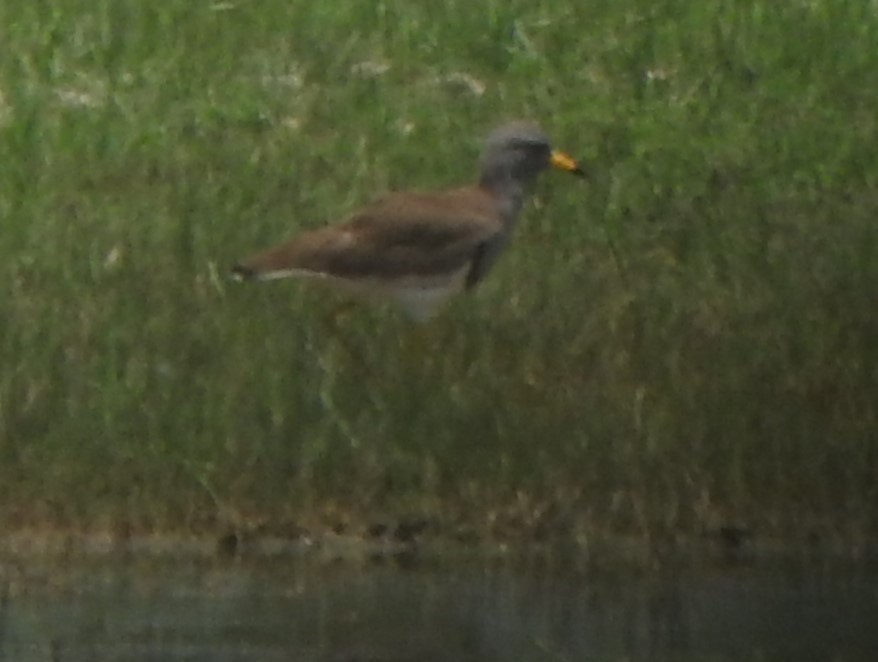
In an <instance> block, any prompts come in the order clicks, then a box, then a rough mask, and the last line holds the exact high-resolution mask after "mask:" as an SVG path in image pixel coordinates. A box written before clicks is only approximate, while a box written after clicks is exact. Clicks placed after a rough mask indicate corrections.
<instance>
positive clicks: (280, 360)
mask: <svg viewBox="0 0 878 662" xmlns="http://www.w3.org/2000/svg"><path fill="white" fill-rule="evenodd" d="M0 40H2V43H3V45H4V51H5V55H4V57H3V58H2V59H0V160H2V163H3V178H2V184H0V217H2V228H0V274H2V282H3V283H4V284H5V291H4V294H3V296H2V297H0V367H2V370H0V523H2V526H4V527H5V528H7V529H9V528H10V527H11V528H16V527H27V526H33V525H45V526H61V527H71V528H74V529H83V530H96V529H107V528H110V529H114V528H122V529H128V530H133V531H151V530H159V529H161V530H179V531H183V530H194V531H214V530H223V529H224V528H225V527H227V526H229V525H230V524H231V525H234V526H248V527H249V526H254V527H257V526H261V527H263V528H266V529H267V530H273V531H285V532H288V531H293V530H298V527H302V526H305V527H306V528H311V527H319V526H324V525H328V526H332V527H334V528H336V529H337V530H340V529H342V528H345V527H351V528H353V529H356V527H358V526H360V525H361V524H363V523H366V522H374V521H376V520H380V519H382V518H396V517H415V518H425V519H426V520H429V521H430V522H434V523H437V524H436V526H438V527H440V528H441V529H442V530H443V531H445V532H449V533H451V534H453V535H462V536H465V537H476V538H483V537H488V538H490V537H502V538H510V537H511V538H517V537H519V536H522V535H524V536H527V537H530V536H536V537H539V538H545V537H551V536H555V535H558V536H563V537H572V538H574V539H578V540H580V541H581V542H582V541H587V540H591V539H593V538H594V537H595V536H601V535H604V534H624V535H633V536H635V537H637V538H640V539H649V540H654V539H658V538H663V537H665V536H674V537H676V536H679V535H684V536H685V535H690V534H695V535H700V534H701V533H702V532H704V531H713V530H717V529H718V528H719V527H730V526H734V527H745V528H747V529H748V530H752V531H754V532H755V533H757V534H758V535H760V536H769V537H781V538H786V539H795V540H798V539H806V538H807V539H812V540H817V539H820V540H825V539H832V540H836V541H842V542H844V544H847V545H850V546H852V547H854V548H862V546H863V545H869V544H870V543H871V542H873V541H874V540H875V538H876V533H878V480H876V476H878V440H876V436H878V435H876V431H878V312H876V311H878V308H876V303H878V299H876V296H878V290H876V287H878V285H876V284H878V226H876V221H875V219H876V215H878V150H876V149H875V145H876V139H878V113H876V109H878V13H876V11H875V8H874V6H872V5H871V4H870V3H865V2H863V3H856V2H835V1H834V0H813V1H811V2H783V3H779V2H772V1H770V0H748V1H744V2H735V3H730V2H725V3H703V2H683V1H681V0H676V1H675V0H662V1H659V2H656V1H655V0H649V1H647V0H617V1H614V2H606V1H604V0H592V1H591V2H587V3H582V2H578V1H573V0H541V1H539V2H533V1H532V0H531V1H527V2H525V1H522V0H502V2H501V1H499V0H489V1H488V2H485V3H473V2H464V1H461V0H446V1H445V2H442V3H415V2H403V1H401V0H400V1H397V0H388V1H386V2H380V3H372V4H369V3H361V4H358V5H356V6H354V5H344V4H339V3H330V2H325V3H319V2H317V3H315V2H312V1H310V0H309V1H307V2H306V1H303V0H263V1H262V2H244V1H237V0H232V1H231V2H214V3H211V2H191V1H190V0H163V1H162V2H153V3H143V2H139V1H137V0H88V1H86V0H47V1H46V2H29V3H25V2H20V3H5V4H4V5H3V6H2V7H0ZM516 117H530V118H535V119H537V120H539V122H540V123H541V124H542V125H543V126H544V127H545V128H546V129H547V131H548V132H549V133H550V134H551V135H552V136H553V138H554V140H555V142H556V144H557V146H558V147H560V148H563V149H565V150H567V151H570V152H572V153H574V154H576V155H577V156H580V157H581V158H582V160H583V161H584V163H585V164H586V167H587V168H588V170H589V171H590V173H591V180H590V181H589V182H588V183H587V184H585V185H583V184H582V183H581V182H578V181H576V180H572V179H568V178H565V177H562V176H559V175H546V176H545V177H543V179H542V180H541V181H540V183H539V187H538V191H537V192H536V195H535V197H534V200H533V202H532V203H531V204H530V205H529V208H528V211H527V213H526V215H525V218H524V219H523V221H522V224H521V226H520V227H519V229H518V231H517V235H516V237H515V241H514V242H513V244H512V247H511V249H510V251H509V252H508V253H507V254H506V255H505V256H504V258H503V259H502V260H501V262H500V264H499V265H498V268H497V270H496V271H495V272H494V273H492V275H491V277H490V278H489V279H488V281H486V283H485V284H484V286H483V287H482V288H480V289H479V290H478V291H477V292H475V293H474V294H473V295H472V296H467V297H464V298H461V299H459V300H457V301H456V302H455V303H453V304H452V305H451V306H450V307H449V308H448V309H447V310H446V311H445V312H444V314H443V315H442V316H441V317H440V318H438V319H437V320H436V321H434V322H432V323H431V324H429V325H427V326H424V327H420V326H413V325H412V324H410V323H408V322H407V321H406V320H404V319H402V318H400V317H399V316H397V315H396V314H395V313H394V312H392V311H389V310H384V309H372V308H366V307H356V308H354V309H353V310H350V311H347V312H345V313H344V314H338V313H337V307H338V303H339V300H338V299H335V298H333V297H330V296H327V295H326V293H325V292H323V291H319V290H314V289H312V288H308V287H303V285H302V284H301V283H291V282H290V283H272V284H267V285H263V286H252V287H251V286H245V285H238V284H235V283H231V282H229V281H228V280H227V278H226V272H227V268H228V266H229V265H230V264H231V263H232V262H233V261H234V260H235V259H237V258H239V257H241V256H242V255H243V254H246V253H248V252H250V251H251V250H254V249H257V248H262V247H264V246H266V245H268V244H271V243H272V242H275V241H277V240H279V239H282V238H284V237H286V236H289V235H290V234H291V233H292V232H294V231H295V230H296V229H297V228H305V227H313V226H315V225H319V224H322V223H323V222H326V221H328V220H332V219H335V218H338V217H340V216H342V215H343V214H344V213H345V212H346V211H347V210H349V209H350V208H351V207H353V206H355V205H356V204H358V203H362V202H364V201H366V200H369V199H370V198H372V197H373V196H375V195H376V194H377V193H378V192H381V191H384V190H387V189H394V188H431V187H438V186H443V185H448V184H454V183H461V182H465V181H468V180H470V179H471V178H472V177H473V175H474V172H475V159H476V157H477V154H478V150H479V143H480V139H481V137H482V136H483V135H484V134H485V132H486V131H487V130H488V129H490V128H491V127H493V126H495V125H497V124H499V123H501V122H502V121H503V120H505V119H508V118H516Z"/></svg>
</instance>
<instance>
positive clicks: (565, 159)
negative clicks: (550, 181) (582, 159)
mask: <svg viewBox="0 0 878 662" xmlns="http://www.w3.org/2000/svg"><path fill="white" fill-rule="evenodd" d="M549 162H550V163H551V164H552V166H553V167H555V168H558V170H566V171H567V172H570V173H573V174H574V175H578V176H579V177H585V171H584V170H583V169H582V168H581V167H580V165H579V164H578V163H577V162H576V159H574V158H573V157H572V156H569V155H567V154H565V153H564V152H559V151H558V150H556V149H555V150H552V155H551V157H550V158H549Z"/></svg>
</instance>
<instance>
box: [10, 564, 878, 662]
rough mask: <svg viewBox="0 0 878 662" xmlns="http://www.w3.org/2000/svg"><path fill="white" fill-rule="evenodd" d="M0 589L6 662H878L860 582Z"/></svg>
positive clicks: (116, 567) (450, 574) (867, 594)
mask: <svg viewBox="0 0 878 662" xmlns="http://www.w3.org/2000/svg"><path fill="white" fill-rule="evenodd" d="M0 580H2V582H3V584H2V585H0V659H2V660H11V661H16V662H19V661H20V662H29V661H31V660H34V661H41V660H52V661H59V660H89V661H102V660H156V661H159V660H162V661H165V660H192V661H196V660H199V661H200V660H204V661H205V662H207V661H210V662H217V661H233V660H234V661H237V660H268V661H272V660H285V661H286V660H297V661H303V662H310V661H321V662H391V661H393V662H402V661H412V662H414V661H418V662H420V661H424V662H430V661H434V660H453V661H455V662H460V661H467V660H479V661H485V660H516V661H518V660H523V661H527V660H547V661H556V662H558V661H570V660H576V661H591V660H600V661H602V662H604V661H623V660H631V661H634V660H650V661H658V662H662V661H666V660H667V661H671V660H673V661H677V660H693V661H694V660H697V661H708V660H710V661H723V660H729V661H732V660H734V661H736V662H737V661H741V660H766V661H767V660H783V661H786V660H795V661H796V662H808V661H810V660H814V661H815V662H816V661H818V660H820V661H823V660H837V661H848V660H850V661H859V660H863V661H864V662H865V661H868V662H874V661H875V660H878V572H875V571H867V570H864V569H863V568H862V567H859V568H856V569H852V568H843V567H831V566H830V567H827V566H826V565H817V564H811V565H808V564H779V563H775V564H759V565H749V566H746V567H744V566H720V565H712V566H707V567H705V566H703V565H702V567H697V568H695V567H688V568H686V569H678V570H676V571H668V570H664V571H661V572H644V571H642V570H640V571H634V570H632V571H626V570H624V569H623V570H616V571H614V572H612V573H606V572H598V571H581V572H576V573H571V572H565V571H563V570H561V569H558V568H547V567H545V566H537V565H531V566H525V565H523V564H520V563H501V562H496V561H494V562H491V563H481V564H480V563H474V562H472V561H470V562H466V563H463V564H451V563H442V564H419V563H414V564H406V565H405V566H400V565H399V564H397V563H393V562H390V561H385V562H382V563H352V562H335V563H330V562H325V561H321V562H317V561H303V560H301V559H298V560H297V559H291V558H275V559H264V558H263V559H252V560H248V559H243V560H242V559H226V560H219V559H214V560H206V559H203V558H202V559H198V558H195V559H193V558H188V559H186V558H183V559H179V558H178V559H173V558H164V559H162V558H159V559H156V558H146V559H143V558H113V557H99V558H94V557H92V558H80V559H79V560H76V561H70V560H68V561H63V562H62V561H60V560H58V559H55V560H52V559H51V558H49V559H43V560H37V561H34V560H24V559H17V560H15V561H7V562H2V565H0ZM4 586H5V588H4Z"/></svg>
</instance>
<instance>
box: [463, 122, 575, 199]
mask: <svg viewBox="0 0 878 662" xmlns="http://www.w3.org/2000/svg"><path fill="white" fill-rule="evenodd" d="M549 166H554V167H556V168H559V169H561V170H567V171H569V172H572V173H574V174H577V175H580V176H583V175H584V173H583V171H582V170H581V169H580V167H579V165H578V164H577V163H576V161H574V160H573V159H572V158H570V157H569V156H567V155H566V154H564V153H562V152H558V151H553V150H552V147H551V145H550V144H549V138H548V136H547V135H546V134H545V133H544V132H543V130H542V129H540V128H539V127H538V126H537V125H536V124H533V123H531V122H511V123H509V124H504V125H503V126H501V127H499V128H497V129H494V131H492V132H491V133H490V135H488V138H487V140H486V141H485V146H484V149H483V150H482V171H481V179H480V183H481V185H482V186H483V187H485V188H488V189H491V190H495V191H496V190H500V191H508V190H513V191H514V190H521V189H527V188H528V187H529V185H530V184H531V183H532V182H533V181H534V180H535V179H536V177H537V175H539V174H540V173H541V172H542V171H543V170H545V169H546V168H548V167H549Z"/></svg>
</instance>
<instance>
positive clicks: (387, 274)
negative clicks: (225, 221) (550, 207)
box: [231, 120, 586, 321]
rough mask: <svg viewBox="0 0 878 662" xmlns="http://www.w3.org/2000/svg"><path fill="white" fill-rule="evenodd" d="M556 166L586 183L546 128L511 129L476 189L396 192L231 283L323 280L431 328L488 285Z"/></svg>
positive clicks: (250, 263) (485, 161)
mask: <svg viewBox="0 0 878 662" xmlns="http://www.w3.org/2000/svg"><path fill="white" fill-rule="evenodd" d="M550 167H553V168H556V169H559V170H562V171H566V172H568V173H571V174H573V175H576V176H578V177H582V178H585V176H586V174H585V171H584V170H583V168H582V167H581V166H580V164H579V163H578V162H577V161H576V160H575V159H574V158H573V157H571V156H569V155H568V154H567V153H565V152H562V151H559V150H556V149H554V148H553V147H552V146H551V144H550V141H549V138H548V136H547V135H546V133H545V132H544V131H543V130H542V129H541V128H540V127H539V126H538V125H537V124H535V123H533V122H529V121H521V120H518V121H514V122H509V123H506V124H503V125H502V126H500V127H498V128H496V129H494V130H493V131H491V132H490V133H489V135H488V136H487V139H486V140H485V142H484V146H483V149H482V153H481V159H480V169H479V177H478V180H477V182H475V183H474V184H472V185H469V186H462V187H458V188H451V189H446V190H440V191H429V192H422V191H398V192H391V193H386V194H384V195H383V196H382V197H379V198H377V199H375V200H374V201H373V202H371V203H369V204H367V205H366V206H364V207H362V208H360V209H358V210H356V211H353V212H352V213H350V214H349V215H348V216H347V217H346V218H344V219H342V220H341V221H339V222H337V223H335V224H329V225H324V226H323V227H320V228H317V229H313V230H306V231H303V232H301V233H300V234H298V235H296V236H294V237H293V238H292V239H289V240H287V241H285V242H284V243H281V244H279V245H277V246H275V247H273V248H269V249H267V250H263V251H260V252H257V253H256V254H254V255H252V256H250V257H247V258H246V259H244V260H242V261H240V262H238V263H237V264H235V265H234V266H233V267H232V269H231V275H232V277H233V278H235V279H237V280H271V279H277V278H287V277H295V278H306V279H312V280H317V281H322V282H325V283H327V284H329V285H331V286H334V287H335V288H336V289H339V290H342V291H344V292H347V293H348V294H350V295H352V296H354V297H357V298H367V299H372V300H378V301H389V302H390V303H391V304H395V305H396V306H397V307H398V308H400V309H402V311H403V312H404V313H405V314H407V315H408V317H410V318H411V319H413V320H415V321H425V320H427V319H429V318H431V317H432V316H433V315H434V314H435V313H436V312H437V310H439V309H440V307H441V305H442V304H443V303H444V302H445V301H446V300H447V299H449V297H451V296H452V295H453V294H456V293H458V292H462V291H469V290H472V289H473V288H475V287H476V286H477V285H478V284H479V283H480V282H482V281H483V280H484V279H485V277H486V276H487V275H488V273H489V272H490V271H491V269H492V268H493V266H494V264H495V263H496V261H497V258H498V257H499V255H500V254H501V253H502V252H503V250H504V248H505V247H506V245H507V244H508V242H509V238H510V235H511V233H512V231H513V230H514V228H515V226H516V224H517V221H518V218H519V215H520V213H521V210H522V206H523V204H524V202H525V200H526V197H527V195H528V193H529V192H530V190H531V188H532V185H533V184H534V182H535V180H536V179H537V176H538V175H539V174H540V173H541V172H543V171H544V170H547V169H548V168H550Z"/></svg>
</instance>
